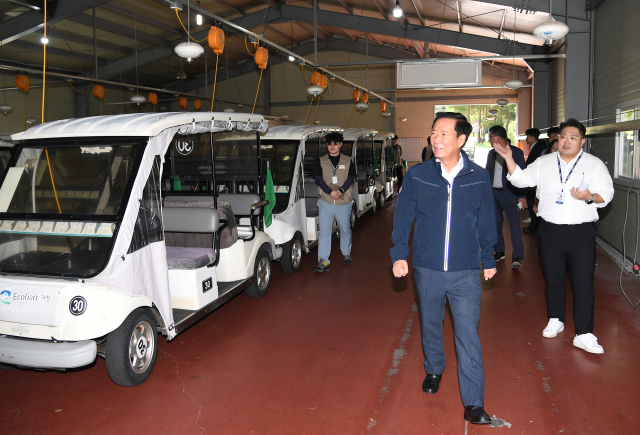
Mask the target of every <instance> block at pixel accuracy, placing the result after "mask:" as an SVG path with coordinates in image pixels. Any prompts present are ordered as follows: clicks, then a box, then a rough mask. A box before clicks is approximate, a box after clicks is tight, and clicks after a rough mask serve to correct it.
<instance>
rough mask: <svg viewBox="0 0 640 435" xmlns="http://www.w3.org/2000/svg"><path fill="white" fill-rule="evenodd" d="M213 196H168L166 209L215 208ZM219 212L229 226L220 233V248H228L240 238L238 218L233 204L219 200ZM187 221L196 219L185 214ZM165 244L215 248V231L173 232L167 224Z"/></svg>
mask: <svg viewBox="0 0 640 435" xmlns="http://www.w3.org/2000/svg"><path fill="white" fill-rule="evenodd" d="M214 206H215V205H214V203H213V198H212V197H211V196H204V195H202V196H167V197H166V198H165V199H164V208H165V211H166V210H167V209H169V208H185V207H187V208H202V209H212V210H213V209H214ZM218 213H219V216H220V219H221V220H223V221H226V222H227V224H228V226H227V227H225V228H224V229H223V230H222V232H221V233H220V249H226V248H228V247H230V246H231V245H233V244H234V243H235V242H236V241H237V240H238V230H237V228H236V219H235V216H234V212H233V210H232V208H231V204H229V203H228V202H225V201H220V200H218ZM185 218H186V219H188V221H187V222H189V221H191V220H192V219H194V218H193V217H190V216H185ZM164 231H165V233H164V234H165V244H166V245H167V246H175V247H183V248H213V233H206V232H205V233H202V232H199V231H195V232H194V231H188V232H173V231H170V230H168V229H167V227H166V225H165V229H164Z"/></svg>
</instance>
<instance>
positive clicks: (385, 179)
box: [373, 132, 396, 208]
mask: <svg viewBox="0 0 640 435" xmlns="http://www.w3.org/2000/svg"><path fill="white" fill-rule="evenodd" d="M394 137H395V133H380V132H378V133H377V134H376V135H375V136H374V137H373V146H374V150H375V153H376V159H377V163H378V170H377V176H376V181H377V182H378V183H380V184H381V185H382V190H381V192H382V193H383V195H379V196H378V208H382V207H384V201H385V200H386V199H388V198H390V197H392V196H393V185H394V184H395V182H396V177H395V173H394V170H393V163H392V162H393V138H394Z"/></svg>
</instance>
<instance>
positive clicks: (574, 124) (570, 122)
mask: <svg viewBox="0 0 640 435" xmlns="http://www.w3.org/2000/svg"><path fill="white" fill-rule="evenodd" d="M567 127H574V128H577V129H578V130H579V131H580V137H581V138H582V139H584V137H585V135H586V134H587V129H586V128H585V126H584V125H582V123H581V122H580V121H578V120H577V119H573V118H569V119H567V120H566V121H565V122H563V123H561V124H560V131H562V130H564V129H565V128H567Z"/></svg>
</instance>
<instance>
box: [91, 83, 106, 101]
mask: <svg viewBox="0 0 640 435" xmlns="http://www.w3.org/2000/svg"><path fill="white" fill-rule="evenodd" d="M93 96H94V97H96V98H97V99H98V100H102V99H103V98H104V88H103V87H102V86H101V85H93Z"/></svg>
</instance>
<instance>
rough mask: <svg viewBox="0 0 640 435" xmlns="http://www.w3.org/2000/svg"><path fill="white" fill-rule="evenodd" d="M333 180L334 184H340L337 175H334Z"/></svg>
mask: <svg viewBox="0 0 640 435" xmlns="http://www.w3.org/2000/svg"><path fill="white" fill-rule="evenodd" d="M331 182H332V183H333V184H338V177H336V176H335V175H334V176H333V177H331Z"/></svg>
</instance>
